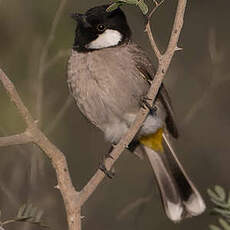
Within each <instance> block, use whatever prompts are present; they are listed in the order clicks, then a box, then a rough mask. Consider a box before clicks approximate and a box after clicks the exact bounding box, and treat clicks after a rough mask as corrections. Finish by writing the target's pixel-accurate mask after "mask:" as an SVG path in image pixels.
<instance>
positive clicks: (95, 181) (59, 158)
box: [0, 0, 187, 230]
mask: <svg viewBox="0 0 230 230" xmlns="http://www.w3.org/2000/svg"><path fill="white" fill-rule="evenodd" d="M65 1H66V0H63V1H62V3H61V4H64V3H65ZM186 3H187V0H178V6H177V11H176V16H175V20H174V25H173V28H172V32H171V36H170V40H169V44H168V47H167V49H166V52H165V53H163V54H161V53H160V51H159V49H158V48H157V45H156V43H155V40H154V38H153V36H152V33H151V30H149V29H150V26H149V25H150V24H149V21H150V19H151V17H149V18H148V22H147V25H146V31H147V34H148V37H149V40H150V42H151V44H152V47H153V50H154V52H155V53H156V56H157V59H158V69H157V73H156V75H155V78H154V80H153V82H152V84H151V87H150V90H149V92H148V94H147V97H148V98H149V102H150V103H151V104H153V102H154V100H155V97H156V95H157V92H158V90H159V88H160V85H161V83H162V81H163V78H164V76H165V73H166V72H167V69H168V67H169V64H170V62H171V59H172V57H173V55H174V53H175V51H176V50H177V42H178V39H179V35H180V32H181V29H182V25H183V18H184V12H185V7H186ZM159 4H160V3H158V5H159ZM158 5H156V7H158ZM59 9H60V8H59ZM61 9H62V8H61ZM60 11H61V10H60ZM60 11H59V12H60ZM56 23H57V22H54V23H53V29H52V30H51V34H53V33H54V31H55V28H56ZM52 39H53V38H52V37H51V38H50V40H49V39H48V41H47V43H46V47H48V46H49V44H50V41H52ZM46 55H47V49H45V51H43V55H42V57H41V66H40V68H41V70H40V71H41V72H40V73H39V76H40V79H42V77H41V76H42V73H43V70H44V69H43V68H44V63H43V62H44V60H45V58H46ZM0 81H1V82H2V84H3V86H4V88H5V89H6V91H7V93H8V94H9V97H10V99H11V100H12V102H13V103H14V104H15V105H16V107H17V110H18V111H19V113H20V114H21V116H22V118H23V119H24V121H25V123H26V124H27V129H26V131H25V132H23V133H22V134H18V135H14V136H11V137H2V138H0V143H1V144H0V146H8V145H10V144H13V143H14V142H15V144H19V143H20V142H21V143H22V142H23V143H29V142H33V143H35V144H36V145H38V146H39V147H40V148H41V149H42V150H43V151H44V153H45V154H46V155H47V156H48V157H49V158H50V159H51V162H52V165H53V167H54V169H55V171H56V175H57V181H58V185H57V186H56V187H57V188H58V189H59V190H60V192H61V194H62V197H63V200H64V205H65V209H66V213H67V221H68V226H69V230H80V229H81V214H80V212H81V207H82V205H83V204H84V203H85V202H86V201H87V200H88V198H89V197H90V196H91V194H92V193H93V192H94V191H95V189H96V188H97V186H98V185H99V184H100V182H101V181H102V180H103V178H104V177H105V175H104V173H102V172H101V171H100V170H98V171H97V172H96V173H95V175H94V176H93V177H92V178H91V179H90V180H89V182H88V183H87V184H86V185H85V187H84V188H83V189H82V190H81V191H79V192H77V191H76V190H75V188H74V187H73V184H72V182H71V178H70V174H69V170H68V165H67V162H66V159H65V155H64V153H63V152H61V151H60V150H59V149H58V148H57V147H56V146H55V145H54V144H52V143H51V142H50V141H49V140H48V138H47V137H46V136H45V135H44V134H43V132H41V130H40V129H39V128H38V126H37V123H36V122H35V120H34V119H33V118H32V116H31V114H30V113H29V111H28V109H27V108H26V106H25V105H24V103H23V102H22V100H21V98H20V96H19V95H18V93H17V91H16V89H15V87H14V85H13V83H12V82H11V81H10V80H9V79H8V77H7V76H6V74H5V73H4V72H3V71H2V70H1V69H0ZM40 100H41V98H40ZM147 114H148V109H147V108H141V109H140V111H139V113H138V115H137V117H136V119H135V121H134V123H133V125H132V126H131V127H130V129H129V130H128V132H127V134H126V135H125V136H124V137H123V138H122V139H121V141H120V142H119V143H118V144H117V145H116V146H115V148H114V150H113V151H112V153H111V155H112V157H113V159H111V158H109V159H107V160H106V162H105V164H106V167H107V169H108V170H109V169H111V167H112V166H113V164H114V163H115V162H116V160H117V159H118V157H119V156H120V155H121V153H122V152H123V150H124V149H125V148H126V147H127V146H128V144H129V143H130V142H131V140H132V139H133V138H134V136H135V135H136V133H137V131H138V130H139V128H140V127H141V124H142V123H143V122H144V120H145V118H146V116H147ZM19 137H22V139H21V141H20V140H19ZM7 138H8V141H6V140H7Z"/></svg>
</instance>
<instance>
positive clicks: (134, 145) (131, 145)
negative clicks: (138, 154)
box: [127, 139, 140, 152]
mask: <svg viewBox="0 0 230 230" xmlns="http://www.w3.org/2000/svg"><path fill="white" fill-rule="evenodd" d="M139 144H140V142H139V141H138V140H136V139H134V140H132V141H131V142H130V143H129V145H128V147H127V149H128V150H129V151H130V152H134V151H135V150H136V148H137V146H138V145H139Z"/></svg>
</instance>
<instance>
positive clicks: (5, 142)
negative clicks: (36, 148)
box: [0, 132, 32, 147]
mask: <svg viewBox="0 0 230 230" xmlns="http://www.w3.org/2000/svg"><path fill="white" fill-rule="evenodd" d="M30 142H32V140H31V138H30V137H29V136H28V135H27V133H26V132H24V133H20V134H16V135H12V136H8V137H0V147H3V146H10V145H21V144H28V143H30Z"/></svg>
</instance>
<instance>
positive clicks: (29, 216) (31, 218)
mask: <svg viewBox="0 0 230 230" xmlns="http://www.w3.org/2000/svg"><path fill="white" fill-rule="evenodd" d="M43 214H44V211H43V210H41V209H39V208H38V207H35V206H33V205H32V204H28V205H26V204H24V205H22V206H21V207H20V208H19V210H18V212H17V215H16V216H15V217H13V218H11V219H9V220H3V221H2V220H1V211H0V227H1V228H2V227H3V226H6V225H8V224H11V223H15V222H27V223H30V224H37V225H39V226H40V227H48V226H47V225H45V224H43V223H42V222H41V219H42V216H43ZM2 229H3V228H2Z"/></svg>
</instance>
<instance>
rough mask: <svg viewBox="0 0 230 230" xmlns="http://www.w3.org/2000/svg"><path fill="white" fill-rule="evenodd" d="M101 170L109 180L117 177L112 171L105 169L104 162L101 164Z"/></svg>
mask: <svg viewBox="0 0 230 230" xmlns="http://www.w3.org/2000/svg"><path fill="white" fill-rule="evenodd" d="M99 169H100V170H101V171H102V172H103V173H104V174H105V175H106V176H107V177H108V178H109V179H112V178H113V177H114V176H115V173H114V172H113V171H112V170H108V169H107V168H106V167H105V163H104V162H102V163H100V165H99Z"/></svg>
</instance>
